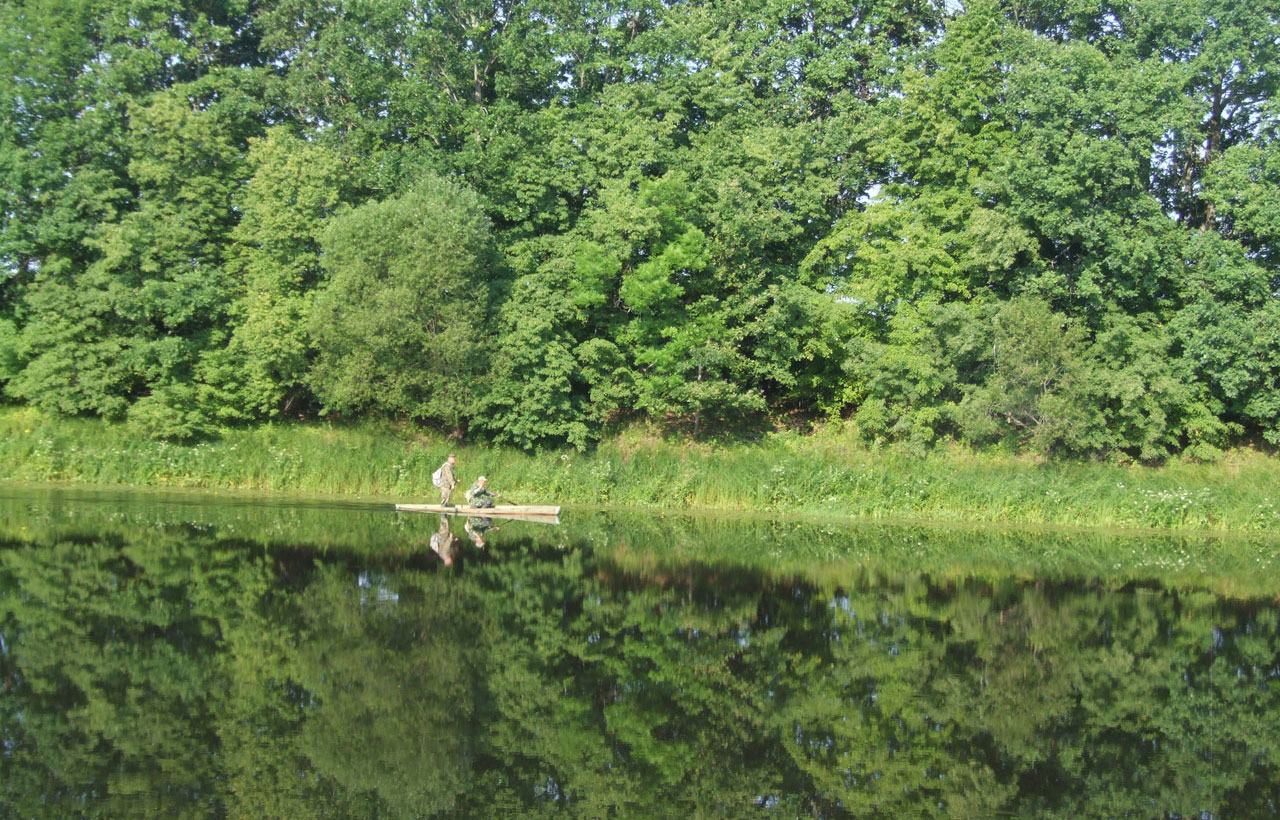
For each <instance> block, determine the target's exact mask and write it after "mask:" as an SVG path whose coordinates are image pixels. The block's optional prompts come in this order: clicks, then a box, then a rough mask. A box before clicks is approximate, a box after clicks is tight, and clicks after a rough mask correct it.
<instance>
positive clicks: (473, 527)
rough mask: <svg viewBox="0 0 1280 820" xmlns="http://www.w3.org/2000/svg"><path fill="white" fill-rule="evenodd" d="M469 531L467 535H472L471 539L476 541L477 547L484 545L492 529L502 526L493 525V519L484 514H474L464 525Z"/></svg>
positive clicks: (495, 529)
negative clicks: (485, 538)
mask: <svg viewBox="0 0 1280 820" xmlns="http://www.w3.org/2000/svg"><path fill="white" fill-rule="evenodd" d="M463 529H464V530H466V531H467V535H470V536H471V540H472V541H474V542H475V544H476V546H477V547H482V548H483V547H484V537H485V535H486V534H488V533H489V532H490V531H491V530H492V531H497V530H499V529H501V528H500V527H495V526H493V519H492V518H489V517H487V516H483V515H476V516H472V517H470V518H468V519H467V523H466V524H465V525H464V526H463Z"/></svg>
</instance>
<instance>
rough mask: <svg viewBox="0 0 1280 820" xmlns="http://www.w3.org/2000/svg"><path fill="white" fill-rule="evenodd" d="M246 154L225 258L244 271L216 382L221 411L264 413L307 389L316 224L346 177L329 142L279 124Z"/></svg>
mask: <svg viewBox="0 0 1280 820" xmlns="http://www.w3.org/2000/svg"><path fill="white" fill-rule="evenodd" d="M247 161H248V163H249V165H250V167H252V168H253V176H252V177H251V178H250V179H249V181H248V182H247V183H246V184H245V186H244V189H243V195H242V196H241V199H240V202H239V207H240V209H241V212H242V217H241V220H240V222H239V224H238V225H237V226H236V228H235V230H234V231H233V232H232V239H233V240H234V241H235V245H234V247H233V249H232V255H233V256H232V261H231V265H232V267H233V268H238V274H239V276H240V277H241V285H240V290H239V293H238V294H237V295H238V299H237V301H236V304H235V305H234V307H233V311H234V319H233V321H234V322H235V330H234V332H233V333H232V336H231V339H230V343H229V345H228V348H227V351H226V355H225V357H224V359H225V361H224V362H222V363H221V365H222V367H223V369H224V372H223V373H220V374H219V375H220V376H222V378H221V379H219V380H218V381H217V382H215V383H216V384H219V385H220V386H222V387H223V389H225V390H226V392H227V394H228V395H227V396H226V397H225V398H224V399H223V402H222V406H224V407H225V408H226V409H227V410H228V411H230V412H236V413H243V414H245V415H247V416H249V417H256V416H268V417H270V416H275V415H277V414H279V413H282V412H288V411H289V410H291V409H294V408H295V406H297V405H300V404H302V403H303V402H304V401H305V397H306V396H307V395H308V385H307V371H308V369H309V368H310V364H311V360H312V358H313V356H314V347H313V345H312V342H311V337H310V335H309V333H308V331H307V321H308V318H307V317H308V315H309V313H310V309H311V302H312V299H313V298H314V296H315V291H316V288H317V287H318V286H319V284H320V283H321V281H322V279H323V271H322V270H321V264H320V234H321V232H322V231H323V229H324V221H325V219H326V218H328V217H330V216H332V215H333V214H334V213H335V212H336V211H337V208H338V205H339V203H340V202H342V201H343V199H344V198H345V196H346V195H349V193H350V189H351V185H350V183H349V182H348V181H347V178H348V174H347V172H346V169H345V168H344V166H343V163H342V161H341V159H340V158H339V157H338V156H337V155H336V154H335V153H334V152H333V151H332V150H331V149H327V148H325V147H323V146H320V145H316V144H308V143H304V142H302V141H301V140H298V139H297V138H295V137H292V136H289V135H288V134H287V133H286V132H285V131H284V130H282V129H279V128H277V129H273V130H272V131H270V132H269V133H268V134H267V136H266V137H264V138H262V139H260V140H255V141H254V142H253V144H252V147H251V148H250V150H249V155H248V158H247Z"/></svg>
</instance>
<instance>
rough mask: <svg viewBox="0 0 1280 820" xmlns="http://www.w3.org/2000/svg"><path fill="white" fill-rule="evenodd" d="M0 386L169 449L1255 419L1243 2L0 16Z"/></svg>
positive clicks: (1268, 269)
mask: <svg viewBox="0 0 1280 820" xmlns="http://www.w3.org/2000/svg"><path fill="white" fill-rule="evenodd" d="M0 20H3V24H2V25H0V110H2V111H3V113H2V114H0V197H2V198H3V204H2V206H0V386H2V387H3V393H4V396H5V400H6V401H8V402H11V403H14V404H22V405H28V406H32V407H35V408H37V409H39V410H40V411H42V412H46V413H56V414H62V415H72V416H89V417H102V418H106V419H111V420H125V421H127V423H128V424H129V425H130V426H131V428H132V429H136V430H137V431H139V433H140V434H146V435H150V436H155V437H160V438H168V439H190V438H198V437H204V436H209V435H211V434H216V432H217V431H218V430H221V429H226V428H228V427H232V426H245V425H254V424H260V423H262V422H265V421H272V420H292V421H297V420H299V419H302V420H313V419H317V418H330V419H396V420H401V421H408V422H411V423H413V424H415V425H421V426H422V427H424V428H427V429H431V430H435V431H438V432H440V433H442V434H449V435H456V436H460V437H464V438H466V439H467V440H472V441H478V442H486V443H496V444H504V445H512V446H515V447H519V448H524V449H536V448H541V447H560V446H568V447H573V448H579V449H582V448H590V447H592V446H594V444H595V443H596V442H598V441H600V440H601V439H602V438H604V437H607V436H609V435H610V434H611V433H612V432H614V431H617V430H621V429H623V428H624V427H625V426H626V425H630V424H634V423H636V422H644V423H651V424H654V425H658V426H660V427H662V428H664V429H668V430H673V431H679V432H681V433H682V434H687V435H692V436H694V437H706V436H716V435H721V434H725V433H734V434H743V433H745V434H748V435H750V434H753V433H758V432H763V431H767V430H771V429H778V428H783V427H785V428H790V429H805V428H806V426H807V425H810V424H813V423H815V422H822V421H828V420H839V421H840V423H841V424H844V425H847V428H848V429H849V430H850V431H852V435H854V436H856V437H857V438H860V439H862V440H865V441H867V442H869V443H880V442H895V441H902V442H909V443H910V444H912V445H914V446H922V447H927V446H929V445H931V444H933V443H934V442H939V441H960V442H964V443H966V444H970V445H974V446H998V447H1002V448H1012V449H1015V450H1029V451H1033V452H1036V453H1043V454H1047V455H1061V456H1086V457H1105V458H1118V459H1122V460H1141V461H1159V460H1161V459H1165V458H1168V457H1170V456H1185V457H1191V458H1203V459H1211V458H1214V457H1215V456H1216V455H1217V454H1219V453H1220V452H1221V451H1222V449H1223V448H1225V447H1229V446H1236V445H1240V444H1256V445H1263V446H1266V445H1276V444H1280V390H1277V381H1278V380H1280V301H1278V300H1277V294H1278V293H1280V244H1278V241H1280V148H1278V147H1277V145H1278V143H1277V137H1280V103H1278V102H1277V99H1276V93H1275V92H1276V85H1277V81H1278V79H1280V2H1276V0H1243V2H1241V1H1240V0H1129V1H1128V2H1119V3H1112V2H1104V1H1103V0H1069V2H1065V3H1064V2H1048V0H1005V1H1004V2H997V0H971V2H965V3H963V5H961V4H959V3H956V2H947V0H936V2H930V0H893V2H890V1H889V0H852V2H850V1H849V0H841V2H833V0H785V2H782V0H720V1H719V2H714V3H712V2H689V1H686V0H527V2H522V1H521V0H325V2H316V0H132V2H129V3H124V2H122V0H9V1H8V2H5V3H3V4H2V5H0Z"/></svg>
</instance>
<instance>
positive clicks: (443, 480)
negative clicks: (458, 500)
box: [431, 453, 458, 507]
mask: <svg viewBox="0 0 1280 820" xmlns="http://www.w3.org/2000/svg"><path fill="white" fill-rule="evenodd" d="M457 463H458V457H457V456H455V455H454V454H453V453H450V454H449V457H448V458H446V459H445V460H444V464H441V465H440V468H439V469H438V470H436V471H435V472H434V473H432V474H431V483H432V484H435V485H436V486H437V487H439V488H440V506H441V507H452V506H453V505H452V504H450V503H449V496H450V495H451V494H452V493H453V488H454V487H456V486H457V485H458V480H457V479H456V478H454V477H453V465H455V464H457Z"/></svg>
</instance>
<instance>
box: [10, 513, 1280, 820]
mask: <svg viewBox="0 0 1280 820" xmlns="http://www.w3.org/2000/svg"><path fill="white" fill-rule="evenodd" d="M886 576H888V577H886ZM0 634H2V635H3V638H4V647H5V648H4V651H3V655H2V657H0V663H3V667H2V668H0V673H2V675H3V680H4V685H3V691H0V721H3V724H2V725H0V732H2V733H3V735H2V738H3V742H4V749H5V770H6V775H5V777H4V778H3V779H2V780H3V784H2V785H0V790H2V791H0V803H4V804H7V805H10V806H12V807H14V808H15V811H16V814H17V815H19V816H27V817H54V816H57V817H64V816H104V817H105V816H112V817H116V816H156V817H161V816H163V817H182V816H191V817H196V816H210V815H222V814H226V815H229V816H246V817H248V816H279V817H299V818H306V817H322V816H323V817H344V816H345V817H373V816H381V817H394V818H401V817H403V818H409V817H427V816H442V817H443V816H450V817H491V816H509V815H518V816H535V817H536V816H541V815H543V814H548V815H550V814H566V815H570V816H581V817H600V816H617V817H711V816H714V817H723V816H736V815H742V814H749V813H752V812H754V811H757V810H759V811H764V812H765V813H766V814H771V815H774V816H820V817H855V816H856V817H877V816H879V817H980V816H992V815H995V814H1001V813H1004V814H1009V815H1012V816H1021V817H1058V816H1122V815H1126V814H1130V815H1132V814H1134V813H1135V812H1136V813H1137V814H1139V815H1141V816H1158V815H1160V814H1161V813H1163V812H1169V813H1177V814H1182V815H1184V816H1185V815H1194V814H1197V813H1199V812H1201V811H1210V812H1213V813H1214V815H1215V816H1249V817H1262V816H1272V815H1274V814H1275V812H1276V809H1275V806H1276V804H1277V800H1280V791H1278V789H1277V786H1276V785H1275V784H1276V783H1277V782H1278V781H1280V771H1278V769H1280V748H1277V744H1276V742H1275V741H1274V739H1273V738H1274V730H1273V728H1272V727H1273V726H1274V725H1275V724H1276V721H1277V718H1280V673H1277V668H1280V667H1278V664H1280V637H1278V634H1277V621H1276V609H1275V607H1274V606H1272V605H1270V604H1267V603H1261V602H1249V601H1244V602H1240V601H1226V600H1222V599H1219V598H1217V597H1215V596H1211V595H1208V594H1205V593H1196V592H1179V591H1174V590H1168V589H1163V588H1158V587H1154V586H1153V587H1128V588H1123V589H1118V590H1117V589H1109V588H1106V587H1103V586H1099V585H1095V584H1091V583H1087V582H1070V581H1067V582H1060V583H1054V584H1047V583H1039V584H1037V583H1034V582H1022V581H1013V580H965V579H963V578H956V579H953V580H950V581H939V580H933V579H930V578H929V577H926V576H924V575H913V574H911V573H909V572H899V573H896V574H895V573H887V572H886V570H885V569H884V567H879V568H877V569H876V570H874V571H870V570H869V571H867V572H866V573H858V572H850V573H848V574H846V576H845V577H843V578H842V579H840V581H839V584H838V585H837V584H836V583H835V582H831V583H824V584H816V583H813V582H808V581H803V580H796V579H792V578H788V577H780V576H777V575H774V574H771V573H769V572H766V571H764V570H759V569H750V568H742V567H738V568H733V567H726V566H725V565H719V564H718V565H700V564H698V563H696V562H689V561H679V560H671V561H669V562H666V563H661V564H658V563H653V564H651V565H650V567H649V568H648V569H646V570H644V571H638V570H636V569H635V568H634V567H633V566H626V565H624V563H622V562H619V561H618V560H616V559H615V558H612V557H605V556H604V555H603V554H602V553H593V552H591V551H589V550H580V549H569V550H559V549H556V548H554V547H550V546H545V545H537V544H535V543H533V542H528V541H523V540H518V539H512V540H507V539H503V542H502V544H501V545H500V546H499V547H496V548H493V549H492V550H491V554H489V553H480V552H478V551H475V550H472V552H471V554H468V555H467V556H466V560H465V561H463V562H462V563H461V564H460V565H459V566H458V567H455V568H454V570H453V571H447V572H446V571H443V570H442V568H441V567H440V566H439V565H438V562H437V563H432V562H429V561H424V560H420V557H419V556H416V555H407V556H406V555H400V556H399V557H396V556H395V555H389V556H388V557H386V558H384V559H381V560H379V559H376V558H357V557H354V556H340V555H334V556H330V557H328V558H323V557H319V556H317V555H316V554H314V553H311V552H309V551H307V550H305V549H301V548H299V549H295V550H276V551H271V550H266V551H264V550H263V549H261V548H247V547H243V546H240V545H237V544H234V543H228V542H225V541H216V540H214V539H212V538H210V537H203V536H201V535H200V534H199V533H196V532H185V533H167V534H166V533H158V534H154V535H152V536H151V537H150V538H149V539H148V538H147V537H144V536H141V535H139V534H137V533H132V534H130V535H129V537H127V538H121V537H117V538H110V537H107V538H100V539H97V540H92V541H81V542H78V543H76V542H67V541H64V542H62V543H47V544H30V543H28V544H24V545H12V546H10V547H8V548H5V549H3V550H0Z"/></svg>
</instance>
